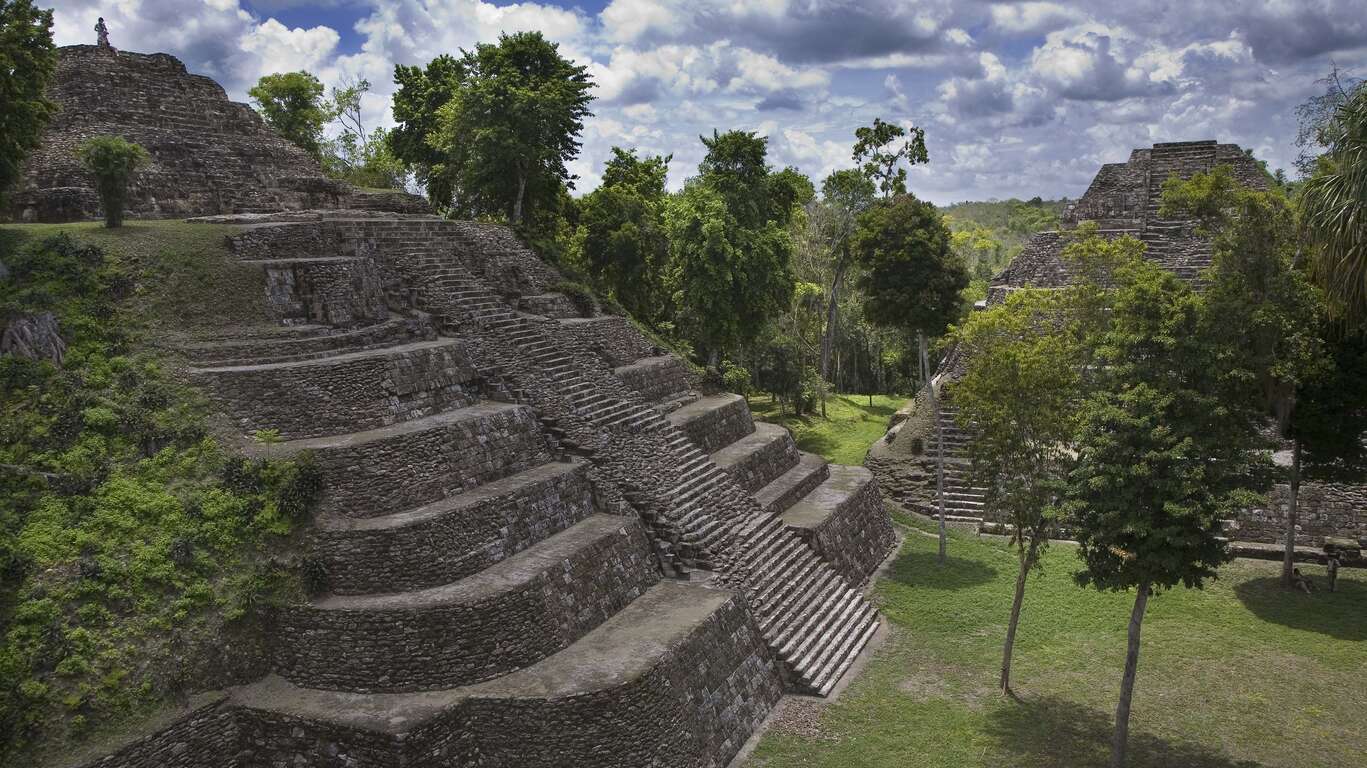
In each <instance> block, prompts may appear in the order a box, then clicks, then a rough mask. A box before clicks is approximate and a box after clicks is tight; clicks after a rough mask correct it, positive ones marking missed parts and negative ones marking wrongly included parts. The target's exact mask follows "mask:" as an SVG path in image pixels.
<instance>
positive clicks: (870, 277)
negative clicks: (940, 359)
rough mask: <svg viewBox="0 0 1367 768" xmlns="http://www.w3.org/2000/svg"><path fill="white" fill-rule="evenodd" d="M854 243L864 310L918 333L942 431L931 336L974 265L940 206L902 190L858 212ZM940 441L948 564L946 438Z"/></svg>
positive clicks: (950, 312)
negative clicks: (960, 253)
mask: <svg viewBox="0 0 1367 768" xmlns="http://www.w3.org/2000/svg"><path fill="white" fill-rule="evenodd" d="M851 247H852V249H853V251H854V253H855V254H856V255H857V258H858V259H859V261H860V262H861V264H862V266H863V267H864V273H863V274H862V275H861V276H860V279H859V289H860V291H861V292H862V293H863V294H864V296H865V302H864V314H865V316H866V317H868V319H869V320H870V321H871V322H873V323H874V324H877V325H883V326H888V327H893V328H900V329H903V330H906V331H915V332H916V342H917V348H918V350H919V357H920V360H921V377H922V381H924V382H925V384H926V389H927V392H929V394H930V407H931V412H932V413H933V414H934V415H935V416H934V418H935V426H936V432H937V435H938V434H939V432H940V430H941V425H940V419H939V403H938V402H937V393H936V391H935V387H934V386H933V385H932V383H931V381H930V371H931V368H930V363H929V359H928V352H927V349H926V335H927V334H929V335H931V336H939V335H941V334H942V333H944V331H945V329H946V328H948V327H949V324H950V323H951V322H953V321H954V320H955V318H956V317H957V315H958V313H959V311H960V309H961V308H962V305H963V303H962V301H961V300H960V292H961V291H963V289H964V288H965V287H966V286H967V285H968V270H966V269H965V268H964V265H963V262H962V261H960V260H959V258H958V257H957V256H956V255H954V252H953V250H952V249H951V248H950V241H949V228H948V227H946V226H945V223H944V219H943V218H942V217H941V216H940V213H939V211H937V210H935V206H933V205H931V204H930V203H926V202H922V201H920V200H918V199H916V196H915V195H910V194H905V195H898V196H897V197H894V198H892V199H891V200H883V201H880V202H879V204H878V205H874V206H872V207H870V208H869V209H868V210H866V211H864V212H863V213H862V214H860V216H859V223H858V226H857V228H856V231H855V235H854V241H853V243H852V246H851ZM941 437H942V436H941ZM935 442H936V446H937V448H936V472H935V475H936V481H935V484H936V488H937V496H938V498H939V506H940V555H939V556H940V562H941V563H943V562H944V559H945V519H944V517H945V510H944V445H943V443H944V441H943V440H942V439H937V440H936V441H935Z"/></svg>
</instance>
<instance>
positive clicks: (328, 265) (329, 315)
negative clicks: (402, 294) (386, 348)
mask: <svg viewBox="0 0 1367 768" xmlns="http://www.w3.org/2000/svg"><path fill="white" fill-rule="evenodd" d="M266 306H267V309H269V310H270V312H271V314H272V316H273V319H275V320H279V321H280V322H282V323H284V324H286V325H296V324H303V323H317V324H320V325H330V326H333V327H335V328H350V327H352V326H357V325H366V324H369V323H378V322H382V321H384V320H386V319H388V318H389V308H388V306H387V305H386V303H385V296H384V290H383V286H382V285H381V283H380V271H379V269H378V268H377V267H376V266H375V262H373V261H371V260H370V259H347V260H345V261H324V262H319V261H302V262H301V261H282V262H280V265H279V266H275V265H267V266H266Z"/></svg>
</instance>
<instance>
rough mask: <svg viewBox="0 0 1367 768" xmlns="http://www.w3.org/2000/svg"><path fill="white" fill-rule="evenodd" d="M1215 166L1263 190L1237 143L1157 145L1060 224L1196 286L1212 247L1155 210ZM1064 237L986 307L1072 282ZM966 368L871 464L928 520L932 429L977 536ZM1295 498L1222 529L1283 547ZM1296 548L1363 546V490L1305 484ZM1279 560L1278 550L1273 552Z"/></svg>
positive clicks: (1259, 174) (1034, 257) (908, 414)
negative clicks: (965, 423) (1184, 182)
mask: <svg viewBox="0 0 1367 768" xmlns="http://www.w3.org/2000/svg"><path fill="white" fill-rule="evenodd" d="M1217 165H1229V166H1230V167H1231V169H1232V170H1233V172H1234V177H1235V178H1236V179H1237V180H1238V181H1239V183H1241V184H1243V185H1245V186H1248V187H1252V188H1254V189H1267V188H1268V178H1267V175H1266V173H1265V172H1264V171H1263V170H1262V168H1261V167H1260V166H1259V165H1258V163H1257V162H1256V161H1255V160H1254V159H1253V158H1252V157H1250V156H1249V155H1248V154H1247V153H1245V152H1244V151H1243V150H1242V149H1240V148H1239V147H1238V146H1237V145H1234V144H1218V143H1216V142H1215V141H1192V142H1175V143H1168V144H1155V145H1153V147H1152V148H1149V149H1136V150H1134V151H1133V152H1131V153H1130V158H1129V160H1128V161H1127V162H1125V163H1109V164H1106V165H1103V166H1102V167H1101V170H1100V171H1099V172H1098V173H1097V175H1096V177H1095V178H1094V179H1093V180H1092V183H1091V185H1090V186H1089V187H1088V188H1087V192H1086V194H1084V195H1083V196H1082V198H1081V199H1080V200H1078V201H1077V203H1075V204H1074V205H1072V206H1071V207H1070V208H1069V209H1068V210H1067V211H1066V212H1065V214H1064V216H1063V221H1062V224H1063V229H1064V230H1065V231H1066V230H1068V229H1071V228H1074V227H1076V226H1077V225H1078V224H1081V223H1083V222H1095V223H1096V224H1097V227H1098V229H1099V233H1100V234H1101V235H1103V236H1112V237H1119V236H1122V235H1132V236H1134V237H1136V238H1138V239H1139V240H1140V241H1141V242H1143V243H1144V246H1145V257H1146V258H1148V259H1150V260H1152V261H1155V262H1157V263H1158V264H1160V265H1162V266H1163V267H1164V268H1166V269H1168V270H1171V271H1172V272H1174V273H1175V274H1177V275H1178V276H1179V277H1181V278H1182V279H1184V280H1187V281H1192V282H1195V281H1198V280H1199V279H1200V273H1201V271H1202V270H1204V269H1206V268H1207V267H1209V266H1210V264H1211V258H1212V253H1211V244H1210V241H1209V240H1208V239H1206V238H1203V237H1201V236H1200V235H1198V234H1197V232H1196V225H1195V222H1194V221H1193V220H1191V219H1188V218H1162V217H1161V216H1160V215H1159V206H1160V203H1161V201H1162V185H1163V182H1164V181H1166V180H1167V179H1168V178H1169V177H1170V176H1172V175H1176V176H1178V177H1180V178H1183V179H1189V178H1191V177H1192V176H1193V175H1195V174H1196V173H1198V172H1202V171H1209V170H1211V169H1212V168H1214V167H1215V166H1217ZM1063 235H1064V233H1063V232H1041V233H1039V234H1037V235H1035V236H1034V237H1033V238H1031V240H1030V241H1029V243H1027V244H1026V246H1025V248H1024V250H1022V252H1021V253H1020V255H1019V256H1017V257H1016V258H1015V259H1013V260H1012V261H1011V263H1010V264H1008V265H1007V266H1006V268H1005V269H1004V270H1002V272H1001V273H1000V274H998V275H996V276H995V277H994V278H993V279H992V282H991V284H990V286H989V288H988V303H989V304H995V303H998V302H1001V301H1003V300H1004V297H1005V296H1006V294H1007V293H1008V292H1009V291H1012V290H1015V289H1018V288H1024V287H1037V288H1058V287H1063V286H1065V285H1067V284H1068V283H1069V281H1070V280H1072V278H1073V275H1072V273H1071V270H1070V267H1069V265H1068V264H1067V263H1065V262H1064V260H1063V258H1062V252H1063V246H1064V239H1063ZM962 363H963V360H962V359H961V358H960V357H959V356H958V355H957V354H955V353H954V352H953V351H951V352H950V354H949V355H947V356H946V358H945V360H944V361H943V362H942V363H941V365H940V367H939V369H938V370H937V372H936V376H935V378H934V380H933V384H932V385H933V386H935V387H936V393H937V394H938V395H939V397H938V398H937V399H938V400H939V405H940V411H939V413H938V414H936V415H934V416H933V417H932V415H931V414H930V408H929V398H928V397H927V396H926V394H925V393H924V392H922V393H921V395H920V396H918V398H917V399H916V400H915V401H914V402H913V403H910V404H908V406H907V407H906V408H903V409H902V410H899V411H898V412H897V414H895V415H894V416H893V418H892V423H891V424H890V425H889V429H888V432H887V434H886V435H885V436H884V438H883V440H881V441H879V442H878V443H876V444H875V445H874V447H873V449H871V450H870V451H869V455H868V458H867V459H866V460H865V466H867V467H868V468H869V469H871V470H872V471H873V473H874V475H875V476H876V477H877V478H878V482H879V485H880V487H881V488H882V489H883V492H884V493H885V494H887V495H888V496H889V498H892V499H895V500H897V501H898V502H900V503H902V504H904V505H906V506H907V507H909V508H911V509H914V510H916V511H919V512H923V513H926V514H938V507H937V500H936V491H935V452H936V437H935V421H934V420H933V419H935V418H938V420H939V422H940V425H941V427H942V431H943V435H944V453H945V457H946V467H945V489H946V492H945V512H946V518H947V519H948V520H949V521H951V522H953V523H955V524H959V525H962V526H965V527H968V528H971V529H974V530H977V529H981V528H987V529H991V528H992V527H993V524H994V523H998V522H1000V518H999V517H997V516H996V515H995V514H994V512H993V510H991V509H988V508H986V507H985V506H984V504H983V498H984V497H983V491H982V489H981V488H979V487H974V485H973V484H972V482H971V481H970V479H969V474H968V448H969V444H970V442H969V441H970V440H971V437H970V436H969V435H968V434H967V433H965V432H964V430H962V429H961V428H960V427H959V425H958V422H957V421H956V420H955V414H956V411H955V408H954V403H953V386H952V384H953V381H954V379H955V378H957V376H958V375H960V374H961V373H962ZM1288 493H1289V490H1288V489H1287V487H1286V486H1284V485H1279V486H1276V487H1275V488H1274V490H1273V492H1272V493H1271V494H1270V495H1269V499H1268V502H1269V503H1268V505H1267V507H1266V508H1263V509H1249V510H1243V511H1242V512H1241V513H1240V514H1239V515H1238V517H1237V518H1236V519H1231V520H1227V521H1225V527H1226V532H1227V534H1228V535H1229V536H1230V538H1231V539H1234V540H1236V541H1237V542H1239V543H1240V544H1241V546H1243V551H1245V552H1247V553H1255V552H1257V551H1259V550H1260V549H1262V548H1260V547H1258V546H1257V545H1258V544H1260V543H1261V544H1275V543H1277V542H1280V541H1283V540H1284V536H1285V534H1284V531H1285V522H1286V513H1287V499H1288ZM1298 526H1299V527H1298V534H1297V543H1298V544H1302V545H1312V546H1317V547H1318V546H1321V545H1323V544H1324V539H1325V538H1326V537H1347V538H1351V539H1358V540H1360V541H1362V542H1364V543H1367V486H1352V485H1337V484H1317V483H1303V484H1302V486H1301V497H1300V508H1299V515H1298ZM1268 551H1269V553H1271V554H1278V555H1279V551H1280V550H1277V549H1276V548H1275V547H1272V548H1269V549H1268Z"/></svg>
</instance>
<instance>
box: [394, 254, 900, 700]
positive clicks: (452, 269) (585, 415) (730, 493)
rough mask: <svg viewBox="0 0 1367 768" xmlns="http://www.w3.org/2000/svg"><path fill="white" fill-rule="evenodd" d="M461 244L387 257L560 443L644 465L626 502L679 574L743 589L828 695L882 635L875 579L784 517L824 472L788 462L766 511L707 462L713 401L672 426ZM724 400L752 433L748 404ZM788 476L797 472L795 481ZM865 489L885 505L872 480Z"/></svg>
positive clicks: (781, 649) (888, 539) (787, 657)
mask: <svg viewBox="0 0 1367 768" xmlns="http://www.w3.org/2000/svg"><path fill="white" fill-rule="evenodd" d="M459 247H460V244H457V250H456V251H453V250H450V249H447V248H444V247H425V248H411V247H410V248H407V249H405V250H403V251H401V252H399V253H394V254H391V255H390V256H389V258H391V259H392V260H393V261H392V265H394V266H396V268H397V270H398V271H399V272H401V273H402V274H404V275H405V279H406V282H407V283H408V284H410V285H416V286H418V288H417V303H418V306H419V307H420V308H421V309H423V310H424V311H427V312H430V313H431V314H432V315H433V316H434V317H436V318H438V319H439V321H440V323H441V325H442V326H443V327H444V328H448V329H450V331H451V332H452V333H454V334H459V335H461V336H462V337H464V338H469V337H472V336H477V337H479V338H481V339H482V340H483V342H484V344H485V345H486V348H492V350H493V352H492V356H493V357H494V358H495V359H497V360H498V361H499V365H498V369H499V374H500V376H501V377H503V378H504V379H506V380H507V382H509V383H508V385H507V386H506V387H505V390H506V391H507V392H508V393H509V394H510V396H512V397H513V398H515V399H517V400H519V401H522V402H528V403H531V404H533V405H534V406H535V407H536V409H537V411H538V413H539V414H540V415H541V418H542V421H543V423H544V424H545V425H546V426H547V429H548V431H549V432H550V434H552V435H553V436H554V438H555V439H556V440H557V441H558V443H559V444H560V445H562V446H564V447H566V448H569V449H570V450H579V451H583V452H585V453H586V454H587V455H591V456H592V457H593V461H594V463H595V464H596V465H598V466H600V467H607V468H608V471H609V472H611V468H612V467H613V466H621V465H623V464H626V465H627V466H628V468H630V469H633V470H635V471H633V472H630V473H628V472H621V473H619V476H620V477H622V479H623V480H624V485H625V486H627V487H626V488H625V493H624V496H625V498H626V500H627V501H629V502H630V503H631V504H632V505H633V506H634V507H635V508H636V509H637V510H638V512H640V513H641V516H642V518H643V519H644V520H645V521H646V523H647V526H648V528H649V530H650V531H651V533H652V536H653V538H654V539H655V547H656V551H657V552H658V553H659V554H660V555H661V557H662V561H663V562H664V565H665V567H666V569H667V570H668V571H670V572H672V573H675V574H679V575H683V574H686V573H687V572H688V570H689V569H691V568H700V569H704V570H716V571H719V572H720V575H719V579H718V580H719V581H720V582H721V583H725V584H732V585H736V586H738V587H741V588H743V589H745V591H746V592H747V594H748V596H749V598H750V604H751V607H752V609H754V610H755V611H756V612H757V614H758V619H759V622H760V629H761V631H762V632H763V634H764V637H765V639H766V641H767V642H768V643H769V644H770V646H771V647H772V648H773V649H774V650H775V652H776V655H777V656H778V658H779V659H780V660H781V661H782V662H784V664H785V668H786V670H787V673H788V677H789V679H790V681H791V684H792V685H793V686H795V687H797V688H798V689H800V690H805V691H810V692H814V693H818V694H823V695H824V694H825V693H828V692H829V691H830V689H831V688H832V687H833V686H834V684H835V682H836V681H838V680H839V677H840V675H841V674H843V672H844V671H845V670H846V669H847V668H848V667H849V665H850V664H851V663H852V662H853V659H854V657H855V656H856V655H857V653H858V651H859V649H860V648H862V647H863V645H864V644H865V643H866V642H867V640H868V638H869V637H870V636H871V635H872V633H873V631H874V630H875V629H876V626H877V614H876V611H875V610H874V609H873V608H872V606H871V605H869V604H868V602H867V600H865V599H864V597H863V596H862V594H861V593H860V592H859V590H858V589H857V586H858V585H859V584H862V583H863V581H865V580H866V579H867V573H865V574H862V575H861V576H860V578H858V579H857V580H856V581H854V582H853V585H852V584H851V583H850V582H848V581H847V580H846V579H845V578H844V577H842V575H841V574H839V573H837V572H836V571H835V570H833V569H832V568H831V566H830V565H828V564H827V563H826V562H824V561H823V560H822V559H821V557H820V556H819V554H818V553H817V552H816V551H814V550H813V548H812V547H811V546H806V545H804V542H803V537H802V536H801V535H800V534H797V535H795V534H796V532H795V531H793V530H790V529H789V527H788V526H786V525H785V524H784V521H783V519H782V517H781V513H782V512H783V510H784V509H785V508H786V507H785V506H784V504H783V502H785V501H790V500H791V499H792V498H793V497H795V496H797V497H800V496H801V495H802V493H803V492H805V491H808V490H811V489H812V486H813V483H815V482H820V480H821V479H824V476H823V475H822V474H821V473H822V472H824V464H823V465H822V466H817V465H816V462H813V461H812V460H811V459H809V460H808V461H806V462H805V463H802V465H801V467H798V466H797V463H795V464H794V466H792V467H785V468H784V473H785V475H786V476H785V477H774V478H771V480H774V481H777V482H778V484H777V485H775V486H774V487H773V488H769V487H768V486H769V483H766V484H765V487H762V488H760V489H759V490H758V492H757V494H758V495H759V497H760V498H761V499H765V500H766V501H767V503H765V504H761V503H759V502H757V501H756V499H755V498H753V497H751V496H750V495H749V494H748V493H746V490H747V489H745V488H743V487H741V486H739V485H738V484H737V483H736V482H735V481H733V480H732V479H731V477H730V475H729V474H727V473H726V472H725V471H724V470H723V469H721V468H720V467H718V466H717V464H716V463H715V462H713V461H712V460H711V457H710V456H709V455H708V451H710V450H712V449H713V448H714V447H720V445H714V444H713V443H712V442H710V440H712V439H718V440H720V439H722V438H720V437H719V438H707V437H699V436H700V435H714V434H715V435H721V436H727V435H728V433H727V432H725V430H724V429H722V430H720V431H719V430H718V429H717V427H718V426H719V423H714V422H717V421H718V420H716V419H711V420H707V421H706V422H705V423H706V424H708V425H711V428H710V429H694V430H689V429H688V428H687V425H688V424H690V423H691V422H690V419H689V417H690V416H691V415H694V414H705V413H706V414H710V413H711V406H712V405H714V404H716V402H717V399H716V398H713V399H704V400H699V401H697V402H695V403H694V404H692V405H685V406H683V407H682V408H678V409H677V410H675V411H674V413H672V414H670V416H669V418H665V416H664V415H663V414H662V412H663V411H665V410H667V409H666V408H663V407H660V406H659V405H657V404H654V403H651V402H649V401H644V400H643V399H642V398H640V397H638V396H635V393H633V392H631V391H630V390H629V389H627V388H626V387H625V386H624V385H623V384H622V383H621V382H620V381H616V382H609V381H607V379H611V378H612V377H611V371H610V370H607V369H604V368H602V366H594V365H593V364H586V363H585V361H584V359H583V357H582V356H580V355H577V354H576V352H575V350H573V349H570V348H568V347H567V345H566V344H565V343H563V341H561V340H559V339H557V338H556V337H555V334H554V332H553V329H552V328H551V326H552V325H553V323H547V322H545V321H544V320H542V319H539V318H534V317H531V316H527V315H523V314H520V313H518V312H516V311H514V310H513V309H512V308H511V307H510V306H509V304H508V302H506V301H505V300H503V299H502V298H501V297H500V296H498V295H496V294H494V293H493V292H492V291H490V290H489V289H488V288H487V287H485V286H484V285H481V281H480V280H479V279H478V278H476V277H475V276H474V275H473V274H472V273H470V271H469V270H467V269H466V268H465V267H464V265H463V264H462V263H461V261H460V258H459V255H458V249H459ZM380 258H385V257H383V256H381V257H380ZM595 372H596V373H598V374H599V375H594V374H595ZM533 379H535V380H533ZM672 394H677V393H672ZM719 397H720V399H721V400H724V401H726V402H727V403H730V404H731V406H732V411H740V412H741V413H742V418H743V421H744V422H746V423H747V424H749V426H750V428H753V424H752V423H751V422H750V421H749V412H748V408H744V402H743V400H741V399H740V398H738V397H736V396H719ZM736 402H739V403H740V406H741V407H740V408H736V407H735V405H734V404H735V403H736ZM733 416H734V414H733ZM604 436H606V437H604ZM624 436H630V437H624ZM789 440H791V438H789ZM726 441H727V442H730V440H729V438H728V439H727V440H726ZM623 449H625V450H623ZM643 450H644V451H649V452H653V453H654V454H655V459H656V460H657V462H658V463H657V465H656V467H657V468H658V469H659V470H661V471H660V472H659V475H660V476H661V480H662V482H661V483H659V484H658V485H657V486H656V487H654V488H650V487H641V486H637V485H634V480H635V479H636V478H638V477H639V475H640V474H641V472H640V469H641V466H640V459H641V456H640V455H639V453H640V452H641V451H643ZM633 454H635V455H633ZM813 458H814V457H813ZM790 470H797V471H796V472H794V473H792V474H791V475H789V474H787V473H788V472H789V471H790ZM865 484H866V485H867V486H868V487H869V488H870V489H871V490H872V494H873V497H874V498H875V499H876V496H877V494H876V489H874V486H873V485H872V482H871V479H866V482H865ZM792 489H796V490H797V492H796V493H794V492H793V490H792ZM873 506H874V507H875V508H877V512H876V513H875V514H877V515H882V514H883V513H882V510H881V505H880V504H877V503H875V504H873ZM891 544H892V533H891V528H890V526H887V531H886V535H885V536H883V537H881V538H879V540H878V541H877V542H875V545H876V547H881V548H880V549H878V552H877V554H878V560H881V558H882V556H883V555H884V554H886V552H887V551H888V549H889V548H890V547H891ZM779 585H781V586H782V587H783V589H782V590H780V589H779V588H778V587H779Z"/></svg>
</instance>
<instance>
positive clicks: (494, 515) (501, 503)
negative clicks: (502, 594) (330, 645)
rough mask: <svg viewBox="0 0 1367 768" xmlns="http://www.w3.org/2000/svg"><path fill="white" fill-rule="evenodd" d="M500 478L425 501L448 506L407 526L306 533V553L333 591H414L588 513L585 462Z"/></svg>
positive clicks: (499, 556) (467, 571) (480, 567)
mask: <svg viewBox="0 0 1367 768" xmlns="http://www.w3.org/2000/svg"><path fill="white" fill-rule="evenodd" d="M549 466H550V467H551V468H552V469H559V468H561V467H564V466H566V465H563V464H558V463H557V464H553V465H549ZM535 471H536V470H533V472H535ZM514 477H517V476H514ZM510 479H512V478H510ZM500 484H501V483H500V482H499V481H496V482H495V483H494V484H492V485H485V486H480V487H479V488H476V489H474V490H471V491H466V492H465V493H463V494H460V495H459V496H456V497H454V498H453V499H450V500H443V501H439V502H434V503H433V504H432V506H433V507H437V506H441V505H446V506H448V507H451V508H452V509H451V511H450V512H448V513H444V514H441V515H431V516H426V515H425V516H424V517H423V518H422V519H420V520H418V521H415V522H413V523H412V524H408V525H403V526H394V527H385V528H382V529H370V528H366V527H347V528H323V529H320V530H318V531H316V532H315V534H314V536H313V540H312V547H311V552H312V556H313V557H314V558H316V559H317V560H318V561H319V562H321V563H322V564H323V566H324V569H325V571H326V573H327V583H328V587H329V589H331V590H332V591H333V592H335V593H338V594H357V593H368V592H400V591H408V590H414V589H422V588H424V587H432V586H436V585H438V584H446V583H449V582H452V581H455V580H456V579H460V578H462V577H465V576H468V575H470V574H472V573H477V572H479V571H481V570H483V569H485V568H487V567H489V566H490V565H493V564H494V563H497V562H499V561H500V560H503V559H504V558H506V557H508V556H510V555H512V554H515V553H517V552H520V551H522V550H523V549H526V548H527V547H528V546H531V545H532V544H535V543H536V542H538V541H541V540H542V539H545V538H548V537H549V536H551V535H553V534H556V533H559V532H560V531H563V530H565V529H566V528H568V527H570V526H571V525H574V524H575V523H577V522H579V521H580V520H583V519H584V518H586V517H588V516H589V515H591V514H593V512H594V499H593V489H592V488H591V487H590V484H589V479H588V472H587V465H585V464H578V465H575V467H574V468H573V469H572V471H569V472H556V473H555V474H552V475H550V476H549V477H548V478H547V479H545V480H542V481H539V482H536V483H534V484H525V485H517V486H513V487H509V488H507V489H504V488H500V487H499V486H500ZM466 497H469V498H466Z"/></svg>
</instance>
